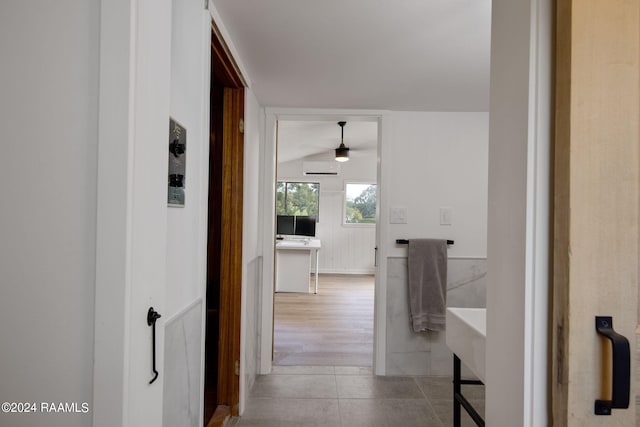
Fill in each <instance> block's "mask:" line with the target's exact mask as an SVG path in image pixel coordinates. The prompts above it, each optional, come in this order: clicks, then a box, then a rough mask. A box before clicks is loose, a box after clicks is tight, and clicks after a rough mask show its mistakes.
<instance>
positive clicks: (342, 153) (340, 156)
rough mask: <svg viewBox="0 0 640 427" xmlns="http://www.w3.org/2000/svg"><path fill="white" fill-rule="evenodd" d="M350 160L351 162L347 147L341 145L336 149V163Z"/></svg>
mask: <svg viewBox="0 0 640 427" xmlns="http://www.w3.org/2000/svg"><path fill="white" fill-rule="evenodd" d="M348 160H349V148H347V147H345V146H344V144H340V146H339V147H338V148H336V161H337V162H346V161H348Z"/></svg>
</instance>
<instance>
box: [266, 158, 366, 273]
mask: <svg viewBox="0 0 640 427" xmlns="http://www.w3.org/2000/svg"><path fill="white" fill-rule="evenodd" d="M324 160H325V161H326V159H324ZM303 161H304V160H303V159H298V160H292V161H289V162H283V163H279V164H278V170H277V176H278V181H302V182H318V183H320V200H319V214H318V216H319V222H318V224H317V227H316V237H317V238H318V239H320V240H321V241H322V249H321V250H320V261H319V262H320V273H339V274H372V273H374V272H375V267H374V257H375V249H374V248H375V246H376V244H375V236H376V230H375V226H366V225H365V226H362V225H356V226H352V225H344V224H343V215H344V209H343V208H344V187H345V183H346V182H365V183H367V182H368V183H376V182H377V171H376V167H377V157H376V155H375V154H372V155H367V156H361V157H358V156H357V155H352V158H351V159H350V160H349V161H348V162H346V163H342V164H340V175H338V176H305V175H304V174H303V172H302V163H303ZM328 161H335V160H333V159H330V160H328Z"/></svg>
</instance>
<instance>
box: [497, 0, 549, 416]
mask: <svg viewBox="0 0 640 427" xmlns="http://www.w3.org/2000/svg"><path fill="white" fill-rule="evenodd" d="M552 3H553V2H551V1H549V0H518V1H514V0H494V1H493V7H492V22H493V25H492V34H491V44H492V46H491V111H490V117H491V119H490V131H489V221H488V232H489V240H488V259H489V269H488V270H489V274H488V283H489V286H488V289H487V345H486V348H487V354H486V360H487V366H486V422H487V425H492V426H515V425H518V426H524V427H529V426H545V425H547V424H548V421H547V415H548V414H547V376H548V374H547V372H548V371H547V358H548V354H547V333H548V326H547V317H548V307H549V305H548V304H549V300H548V289H549V284H548V280H549V273H548V259H549V253H548V251H549V231H548V230H549V199H550V197H549V194H550V184H549V176H550V160H549V159H550V146H551V143H550V141H551V136H550V133H551V132H550V129H551V126H550V118H551V107H550V106H551V99H552V98H551V90H550V87H551V75H552V71H551V70H552V66H551V64H552V61H551V57H552V56H551V52H552V48H551V40H552V38H551V34H552V31H551V28H552V22H553V19H552V16H553V13H552V10H553V9H552V7H551V4H552Z"/></svg>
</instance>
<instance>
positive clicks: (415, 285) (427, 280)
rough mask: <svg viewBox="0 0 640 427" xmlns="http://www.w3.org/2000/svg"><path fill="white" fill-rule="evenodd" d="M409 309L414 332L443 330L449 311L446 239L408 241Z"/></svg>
mask: <svg viewBox="0 0 640 427" xmlns="http://www.w3.org/2000/svg"><path fill="white" fill-rule="evenodd" d="M409 308H410V311H411V322H412V324H413V330H414V331H415V332H420V331H424V330H431V331H444V328H445V317H446V310H447V241H446V240H440V239H411V240H409Z"/></svg>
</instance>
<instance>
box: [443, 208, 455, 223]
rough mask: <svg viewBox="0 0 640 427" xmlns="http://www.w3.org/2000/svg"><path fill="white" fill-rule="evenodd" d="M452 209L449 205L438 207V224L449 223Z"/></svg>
mask: <svg viewBox="0 0 640 427" xmlns="http://www.w3.org/2000/svg"><path fill="white" fill-rule="evenodd" d="M452 216H453V209H452V208H450V207H444V208H440V225H451V221H452V219H453V218H452Z"/></svg>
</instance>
